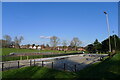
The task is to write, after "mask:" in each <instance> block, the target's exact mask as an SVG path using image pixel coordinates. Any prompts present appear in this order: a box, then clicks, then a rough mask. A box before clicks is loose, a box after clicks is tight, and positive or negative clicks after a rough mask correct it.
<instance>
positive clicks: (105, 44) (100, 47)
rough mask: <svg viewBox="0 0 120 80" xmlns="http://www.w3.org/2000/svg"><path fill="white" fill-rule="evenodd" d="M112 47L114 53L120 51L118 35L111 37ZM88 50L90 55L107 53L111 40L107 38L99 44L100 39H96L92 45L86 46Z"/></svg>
mask: <svg viewBox="0 0 120 80" xmlns="http://www.w3.org/2000/svg"><path fill="white" fill-rule="evenodd" d="M110 45H111V49H112V51H113V50H116V51H120V38H119V37H118V36H117V35H112V36H110ZM86 50H87V51H88V52H90V53H96V52H98V53H103V52H105V53H106V52H108V51H109V39H108V38H107V39H105V40H103V41H102V42H99V41H98V39H96V40H95V41H94V42H93V43H92V44H89V45H87V46H86Z"/></svg>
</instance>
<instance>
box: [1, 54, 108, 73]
mask: <svg viewBox="0 0 120 80" xmlns="http://www.w3.org/2000/svg"><path fill="white" fill-rule="evenodd" d="M100 56H101V55H96V54H93V55H89V54H85V55H84V54H79V55H67V56H58V57H50V58H39V59H31V61H30V60H16V61H5V62H3V63H4V68H3V70H8V69H14V68H18V67H26V66H34V65H36V66H42V61H44V62H43V66H44V67H48V68H52V62H53V68H54V69H59V70H64V69H65V70H67V71H75V70H76V71H78V70H81V69H83V68H85V67H86V66H88V65H89V64H93V63H95V62H97V61H98V60H99V59H100ZM102 56H107V55H105V54H103V55H102ZM18 61H19V63H18ZM64 64H65V65H64ZM0 66H1V67H0V70H2V62H1V63H0Z"/></svg>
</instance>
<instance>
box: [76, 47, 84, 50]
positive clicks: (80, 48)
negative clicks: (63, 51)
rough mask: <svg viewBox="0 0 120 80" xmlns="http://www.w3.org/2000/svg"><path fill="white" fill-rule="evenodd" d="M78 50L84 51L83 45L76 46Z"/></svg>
mask: <svg viewBox="0 0 120 80" xmlns="http://www.w3.org/2000/svg"><path fill="white" fill-rule="evenodd" d="M77 50H78V51H86V50H85V49H84V48H83V47H79V48H77Z"/></svg>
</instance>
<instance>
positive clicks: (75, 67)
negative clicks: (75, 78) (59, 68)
mask: <svg viewBox="0 0 120 80" xmlns="http://www.w3.org/2000/svg"><path fill="white" fill-rule="evenodd" d="M75 72H76V64H75Z"/></svg>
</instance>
